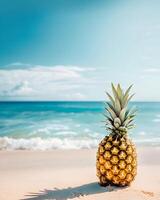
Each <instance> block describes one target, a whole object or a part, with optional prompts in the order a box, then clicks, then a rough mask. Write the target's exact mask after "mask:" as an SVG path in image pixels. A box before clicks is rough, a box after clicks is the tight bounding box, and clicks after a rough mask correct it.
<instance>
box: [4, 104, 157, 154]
mask: <svg viewBox="0 0 160 200" xmlns="http://www.w3.org/2000/svg"><path fill="white" fill-rule="evenodd" d="M132 105H134V106H136V107H137V109H138V113H137V117H136V120H135V123H136V128H135V129H134V130H131V131H130V132H129V136H130V137H131V138H132V139H133V141H134V142H135V143H136V145H146V146H159V145H160V102H132V103H130V106H132ZM103 113H104V103H103V102H0V150H4V149H5V150H16V149H26V150H50V149H82V148H88V149H89V148H95V147H97V144H98V143H99V142H100V140H101V139H102V138H103V137H104V136H105V135H107V132H106V130H105V127H104V122H103V121H104V120H105V118H104V116H103Z"/></svg>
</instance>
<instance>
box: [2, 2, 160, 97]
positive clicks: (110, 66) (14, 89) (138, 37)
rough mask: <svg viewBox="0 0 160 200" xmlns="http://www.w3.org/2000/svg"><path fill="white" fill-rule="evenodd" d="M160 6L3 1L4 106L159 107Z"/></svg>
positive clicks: (159, 3) (152, 3) (156, 4)
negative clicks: (115, 97) (124, 99)
mask: <svg viewBox="0 0 160 200" xmlns="http://www.w3.org/2000/svg"><path fill="white" fill-rule="evenodd" d="M159 10H160V1H159V0H152V1H150V0H129V1H128V0H121V1H119V0H67V1H66V0H27V1H22V0H14V1H9V0H5V1H3V0H0V100H1V101H5V100H7V101H12V100H15V101H21V100H22V101H23V100H25V101H28V100H31V101H33V100H35V101H36V100H41V101H43V100H56V101H58V100H78V101H81V100H82V101H88V100H97V101H98V100H104V99H106V95H105V91H106V90H107V91H109V92H110V83H111V82H113V83H115V84H117V83H120V84H121V85H122V87H123V88H124V89H126V88H127V87H128V86H129V85H130V84H133V85H134V86H133V92H134V93H136V95H135V97H134V99H133V100H135V101H160V12H159Z"/></svg>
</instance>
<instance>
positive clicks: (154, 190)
mask: <svg viewBox="0 0 160 200" xmlns="http://www.w3.org/2000/svg"><path fill="white" fill-rule="evenodd" d="M95 153H96V150H53V151H44V152H42V151H1V152H0V191H1V192H0V200H19V199H25V200H28V199H30V200H31V199H33V200H51V199H54V200H67V199H90V200H94V199H97V200H103V199H107V200H142V199H143V200H147V199H151V200H158V199H160V159H159V158H160V148H156V147H154V148H152V147H149V148H146V147H145V148H142V147H141V148H138V156H139V165H138V166H139V167H138V175H137V177H136V180H135V181H134V182H133V183H132V185H131V186H130V187H127V188H117V187H111V186H108V187H106V188H103V187H100V186H99V185H98V183H97V181H98V179H97V177H96V175H95V174H96V172H95Z"/></svg>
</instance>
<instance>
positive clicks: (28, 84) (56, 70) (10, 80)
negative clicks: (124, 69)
mask: <svg viewBox="0 0 160 200" xmlns="http://www.w3.org/2000/svg"><path fill="white" fill-rule="evenodd" d="M94 70H95V69H94V68H91V67H88V68H87V67H86V68H84V67H78V66H63V65H58V66H42V65H30V64H22V63H12V64H10V65H7V66H6V67H1V69H0V96H1V97H3V98H4V97H6V98H9V97H17V98H18V97H34V98H42V99H43V98H44V99H45V98H46V99H47V98H51V99H55V100H57V99H61V98H63V99H68V100H69V99H73V100H75V99H77V100H78V99H85V98H87V96H86V95H84V94H82V92H81V91H80V88H82V87H85V84H87V83H88V82H89V81H91V82H92V78H86V73H92V72H93V71H94ZM89 79H91V80H89Z"/></svg>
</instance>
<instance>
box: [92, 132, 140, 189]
mask: <svg viewBox="0 0 160 200" xmlns="http://www.w3.org/2000/svg"><path fill="white" fill-rule="evenodd" d="M96 157H97V161H96V168H97V177H98V178H99V181H100V184H101V185H106V184H108V183H112V184H115V185H119V186H125V185H130V183H131V182H132V181H133V180H134V178H135V176H136V174H137V154H136V148H135V146H134V144H133V143H132V141H131V140H130V139H128V138H127V137H126V138H125V137H124V138H123V139H122V138H116V139H114V138H113V137H112V136H106V137H105V138H104V139H103V140H102V141H101V143H100V144H99V148H98V152H97V156H96Z"/></svg>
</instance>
